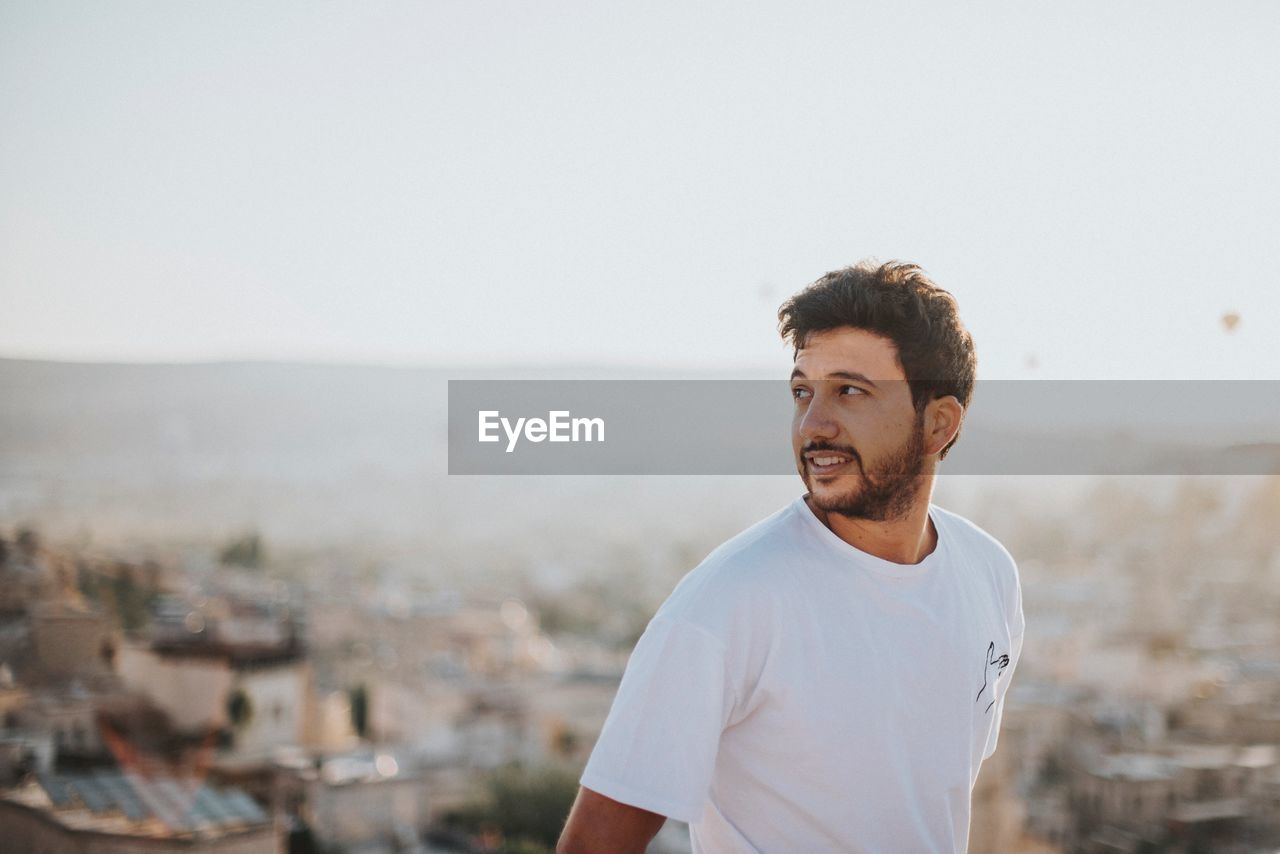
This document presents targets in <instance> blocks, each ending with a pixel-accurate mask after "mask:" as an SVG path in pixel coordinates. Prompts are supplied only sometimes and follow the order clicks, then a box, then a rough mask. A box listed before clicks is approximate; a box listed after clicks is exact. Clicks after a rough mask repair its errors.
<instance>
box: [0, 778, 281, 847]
mask: <svg viewBox="0 0 1280 854" xmlns="http://www.w3.org/2000/svg"><path fill="white" fill-rule="evenodd" d="M0 840H2V841H3V845H4V849H5V850H6V851H32V852H41V854H134V852H140V851H145V852H147V854H169V852H173V854H179V852H217V854H277V852H279V851H281V844H280V834H279V832H278V831H277V830H276V828H275V827H274V825H273V823H272V821H271V819H270V818H269V817H268V816H267V815H266V813H264V812H263V810H262V809H261V807H259V806H258V805H257V804H256V803H255V802H254V801H253V800H252V799H251V798H249V797H248V796H247V795H245V794H244V793H243V792H241V791H239V790H236V789H229V790H228V789H222V790H220V789H214V788H212V787H210V786H207V785H203V784H202V783H199V782H197V781H193V780H183V779H178V778H172V777H161V778H156V777H151V778H144V777H141V776H139V775H136V774H132V773H121V772H119V771H96V772H93V773H78V774H63V775H50V774H40V775H36V776H34V777H32V778H29V779H28V781H27V782H26V783H24V784H23V785H20V786H18V787H16V788H11V789H8V790H5V791H3V792H0Z"/></svg>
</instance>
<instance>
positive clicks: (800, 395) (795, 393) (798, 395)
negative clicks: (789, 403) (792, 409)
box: [791, 386, 810, 400]
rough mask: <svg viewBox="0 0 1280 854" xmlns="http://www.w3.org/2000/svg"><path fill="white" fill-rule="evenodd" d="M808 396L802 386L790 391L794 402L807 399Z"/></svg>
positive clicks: (807, 391)
mask: <svg viewBox="0 0 1280 854" xmlns="http://www.w3.org/2000/svg"><path fill="white" fill-rule="evenodd" d="M809 394H810V392H809V389H807V388H804V387H803V386H797V387H796V388H793V389H791V396H792V397H794V398H795V399H796V400H803V399H805V398H807V397H808V396H809Z"/></svg>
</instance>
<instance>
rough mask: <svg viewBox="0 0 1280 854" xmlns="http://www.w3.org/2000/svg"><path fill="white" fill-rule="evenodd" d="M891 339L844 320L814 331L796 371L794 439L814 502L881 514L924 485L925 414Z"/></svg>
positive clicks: (897, 511)
mask: <svg viewBox="0 0 1280 854" xmlns="http://www.w3.org/2000/svg"><path fill="white" fill-rule="evenodd" d="M906 379H907V378H906V375H905V374H904V373H903V371H902V367H901V366H900V365H899V364H898V356H897V348H896V347H894V345H893V342H891V341H889V340H888V339H887V338H882V337H880V336H879V335H876V334H874V333H871V332H867V331H866V330H863V329H854V328H852V327H841V328H838V329H831V330H827V331H825V332H818V333H814V334H813V335H811V336H809V340H808V342H807V343H806V345H805V347H804V348H803V349H802V350H800V352H799V353H798V354H797V355H796V361H795V370H794V372H793V373H792V376H791V396H792V398H793V399H794V404H795V416H794V418H793V419H792V422H791V444H792V448H793V450H794V451H795V455H796V467H797V469H798V470H799V472H800V478H801V480H803V481H804V485H805V486H806V487H807V488H808V490H809V492H810V493H811V495H812V501H813V503H814V505H815V506H816V507H817V508H818V509H819V510H823V511H825V512H827V513H836V514H839V515H843V516H848V517H851V518H858V519H869V520H873V521H884V520H886V519H892V518H895V517H897V516H899V515H901V514H902V513H903V512H905V511H906V510H907V508H909V507H910V506H911V504H912V502H913V500H914V498H915V496H916V495H917V493H918V492H919V490H920V489H921V488H922V487H923V486H924V483H925V478H926V475H925V474H924V465H925V460H926V457H925V453H924V450H925V448H924V444H925V441H924V418H923V413H917V412H916V410H915V407H914V406H913V405H912V403H911V388H910V386H909V385H908V384H907V381H906Z"/></svg>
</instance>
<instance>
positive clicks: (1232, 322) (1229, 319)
mask: <svg viewBox="0 0 1280 854" xmlns="http://www.w3.org/2000/svg"><path fill="white" fill-rule="evenodd" d="M1239 322H1240V315H1239V314H1236V313H1235V312H1234V311H1228V312H1227V313H1226V314H1224V315H1222V326H1223V328H1225V329H1226V330H1227V334H1228V335H1230V334H1231V333H1232V332H1235V331H1236V325H1237V324H1238V323H1239Z"/></svg>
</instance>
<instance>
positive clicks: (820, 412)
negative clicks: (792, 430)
mask: <svg viewBox="0 0 1280 854" xmlns="http://www.w3.org/2000/svg"><path fill="white" fill-rule="evenodd" d="M839 432H840V425H839V424H838V423H836V420H835V418H833V417H832V413H831V409H830V407H829V406H828V405H827V404H826V403H824V402H823V401H822V400H821V395H816V394H815V395H814V396H813V398H812V399H811V400H810V401H809V405H808V406H807V407H805V411H804V415H802V416H800V438H801V439H804V441H805V442H813V441H816V440H818V439H834V438H835V437H836V435H837V434H838V433H839Z"/></svg>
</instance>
